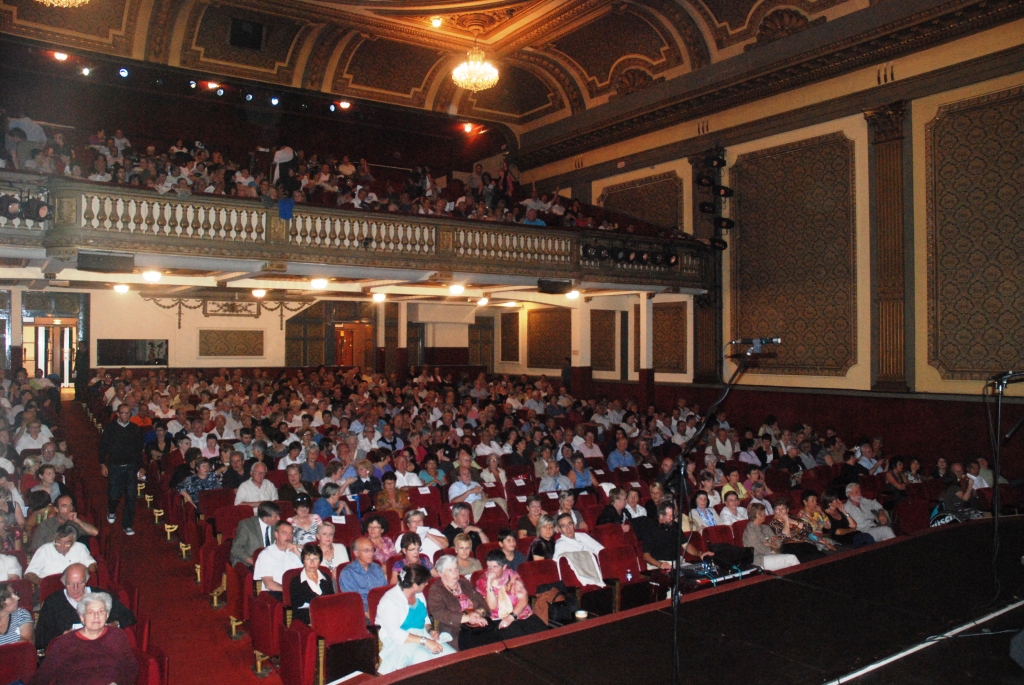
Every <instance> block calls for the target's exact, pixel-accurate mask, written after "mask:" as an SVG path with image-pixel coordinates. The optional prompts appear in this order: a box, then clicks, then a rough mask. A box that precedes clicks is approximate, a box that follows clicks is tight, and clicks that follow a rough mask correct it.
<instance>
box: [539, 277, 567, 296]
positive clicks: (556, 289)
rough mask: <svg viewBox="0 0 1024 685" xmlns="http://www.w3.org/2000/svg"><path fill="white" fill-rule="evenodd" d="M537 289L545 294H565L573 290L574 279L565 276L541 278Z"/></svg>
mask: <svg viewBox="0 0 1024 685" xmlns="http://www.w3.org/2000/svg"><path fill="white" fill-rule="evenodd" d="M537 290H538V291H540V292H542V293H544V294H545V295H565V294H566V293H567V292H569V291H571V290H572V281H570V280H568V279H564V278H540V279H538V280H537Z"/></svg>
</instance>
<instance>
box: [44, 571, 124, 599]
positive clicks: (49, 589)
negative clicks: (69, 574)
mask: <svg viewBox="0 0 1024 685" xmlns="http://www.w3.org/2000/svg"><path fill="white" fill-rule="evenodd" d="M107 584H108V585H109V583H107ZM63 589H64V582H63V581H62V580H61V574H60V573H54V574H53V575H50V576H46V577H45V578H43V579H42V580H40V581H39V603H40V604H42V603H43V602H44V601H46V598H47V597H49V596H50V595H52V594H53V593H54V592H58V591H60V590H63Z"/></svg>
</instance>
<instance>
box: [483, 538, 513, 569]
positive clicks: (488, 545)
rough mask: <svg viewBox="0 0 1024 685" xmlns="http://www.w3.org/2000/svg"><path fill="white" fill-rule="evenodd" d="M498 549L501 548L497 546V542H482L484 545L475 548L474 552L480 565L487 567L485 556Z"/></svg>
mask: <svg viewBox="0 0 1024 685" xmlns="http://www.w3.org/2000/svg"><path fill="white" fill-rule="evenodd" d="M499 547H501V545H499V544H498V543H497V542H484V543H481V544H480V546H479V547H477V548H476V552H475V554H476V558H477V559H478V560H479V561H480V564H481V565H483V566H486V565H487V555H488V554H490V553H491V551H492V550H496V549H498V548H499ZM524 554H525V552H524Z"/></svg>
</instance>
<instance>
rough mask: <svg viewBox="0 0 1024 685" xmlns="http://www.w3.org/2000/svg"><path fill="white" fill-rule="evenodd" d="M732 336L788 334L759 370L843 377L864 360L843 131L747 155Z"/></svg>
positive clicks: (849, 156) (740, 165)
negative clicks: (859, 353)
mask: <svg viewBox="0 0 1024 685" xmlns="http://www.w3.org/2000/svg"><path fill="white" fill-rule="evenodd" d="M730 181H731V185H732V187H733V188H734V189H735V191H736V197H735V198H734V199H733V201H732V212H733V217H734V218H735V219H736V224H737V228H736V229H735V230H733V231H732V236H731V239H730V241H729V243H730V246H731V252H732V335H733V337H752V336H758V335H766V334H773V335H780V336H782V339H783V340H784V341H785V344H784V345H780V346H779V347H778V349H777V350H775V352H776V353H777V356H773V357H765V358H764V359H761V360H759V361H758V364H757V368H756V369H751V373H774V374H805V375H815V376H842V375H845V374H846V372H847V370H848V369H849V368H850V367H851V366H853V364H855V363H856V361H857V293H856V269H855V254H856V252H855V231H856V217H855V187H854V149H853V141H851V140H849V139H848V138H847V137H846V136H845V135H843V134H842V133H833V134H829V135H826V136H821V137H818V138H810V139H808V140H803V141H799V142H797V143H793V144H790V145H783V146H780V147H774V148H769V149H766V150H759V151H757V152H752V153H749V154H745V155H740V157H739V158H738V159H737V161H736V164H735V165H734V166H733V168H732V171H731V173H730Z"/></svg>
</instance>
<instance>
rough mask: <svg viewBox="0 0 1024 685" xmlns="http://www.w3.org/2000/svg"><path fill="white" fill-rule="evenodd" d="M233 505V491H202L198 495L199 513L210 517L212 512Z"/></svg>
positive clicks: (219, 489)
mask: <svg viewBox="0 0 1024 685" xmlns="http://www.w3.org/2000/svg"><path fill="white" fill-rule="evenodd" d="M234 504H235V491H234V490H230V489H227V488H217V489H215V490H203V491H201V492H200V493H199V512H200V513H201V514H203V515H204V516H211V515H212V514H213V513H214V512H216V511H218V510H220V509H223V508H224V507H231V506H234Z"/></svg>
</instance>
